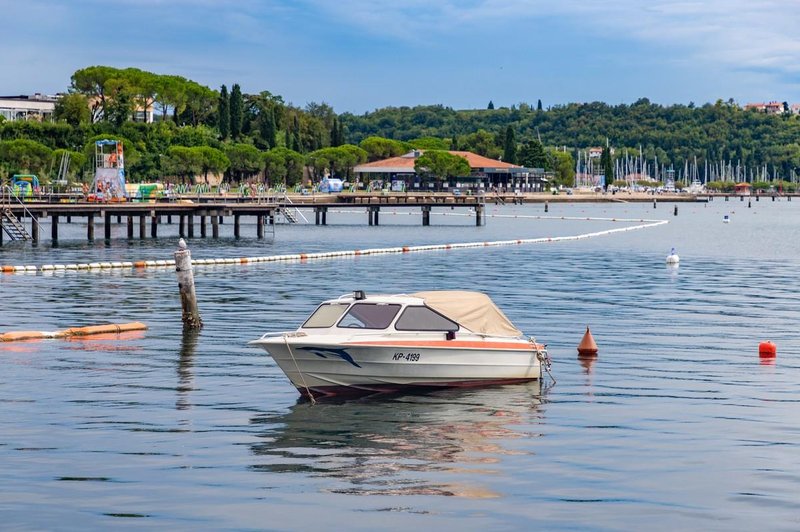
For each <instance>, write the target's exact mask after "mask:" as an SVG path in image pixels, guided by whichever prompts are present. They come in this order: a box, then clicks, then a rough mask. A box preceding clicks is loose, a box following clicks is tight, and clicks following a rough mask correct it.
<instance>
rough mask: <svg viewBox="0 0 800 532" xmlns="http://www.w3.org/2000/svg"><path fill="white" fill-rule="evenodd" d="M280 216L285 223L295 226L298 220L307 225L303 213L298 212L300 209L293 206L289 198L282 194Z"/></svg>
mask: <svg viewBox="0 0 800 532" xmlns="http://www.w3.org/2000/svg"><path fill="white" fill-rule="evenodd" d="M280 209H281V214H282V215H283V217H284V218H285V219H286V221H287V222H288V223H290V224H296V223H299V222H300V218H302V219H303V222H304V223H308V219H307V218H306V217H305V216H303V213H302V212H300V209H298V208H297V207H295V206H294V203H292V200H291V198H289V196H288V195H287V194H286V193H284V195H283V202H281V206H280Z"/></svg>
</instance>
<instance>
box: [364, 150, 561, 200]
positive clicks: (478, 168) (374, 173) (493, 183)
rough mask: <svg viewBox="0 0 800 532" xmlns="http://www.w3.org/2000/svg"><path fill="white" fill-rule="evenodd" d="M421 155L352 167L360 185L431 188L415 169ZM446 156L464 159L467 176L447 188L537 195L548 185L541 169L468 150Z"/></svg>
mask: <svg viewBox="0 0 800 532" xmlns="http://www.w3.org/2000/svg"><path fill="white" fill-rule="evenodd" d="M423 152H424V151H423V150H413V151H410V152H408V153H406V154H405V155H400V156H399V157H390V158H388V159H383V160H380V161H373V162H371V163H365V164H360V165H358V166H356V167H355V168H353V173H354V174H355V175H356V176H357V177H358V179H359V181H361V182H371V181H382V182H384V183H391V182H397V181H403V182H404V183H405V185H406V190H413V189H427V188H433V187H434V186H435V184H434V183H428V182H424V181H423V178H422V177H421V176H419V175H418V174H417V173H416V171H415V170H414V163H415V162H416V160H417V158H418V157H419V156H420V155H422V154H423ZM449 153H451V154H453V155H458V156H460V157H464V158H465V159H466V160H467V162H468V163H469V167H470V174H469V175H468V176H459V177H457V178H454V179H452V180H451V181H450V182H449V183H447V184H446V186H447V187H448V188H449V187H456V188H467V189H489V190H491V189H500V190H519V191H521V192H540V191H542V190H544V189H545V188H546V186H547V183H548V177H547V175H546V174H545V171H544V170H543V169H541V168H525V167H523V166H518V165H516V164H510V163H506V162H503V161H498V160H495V159H490V158H488V157H484V156H482V155H478V154H477V153H472V152H469V151H452V150H451V151H449Z"/></svg>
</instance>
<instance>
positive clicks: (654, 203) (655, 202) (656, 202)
mask: <svg viewBox="0 0 800 532" xmlns="http://www.w3.org/2000/svg"><path fill="white" fill-rule="evenodd" d="M657 204H658V200H657V199H655V198H653V208H654V209H655V208H656V205H657Z"/></svg>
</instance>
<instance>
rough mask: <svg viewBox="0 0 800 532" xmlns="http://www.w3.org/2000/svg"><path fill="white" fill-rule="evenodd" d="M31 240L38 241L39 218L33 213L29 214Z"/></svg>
mask: <svg viewBox="0 0 800 532" xmlns="http://www.w3.org/2000/svg"><path fill="white" fill-rule="evenodd" d="M31 240H33V241H34V242H38V241H39V219H38V218H37V217H36V215H35V214H31Z"/></svg>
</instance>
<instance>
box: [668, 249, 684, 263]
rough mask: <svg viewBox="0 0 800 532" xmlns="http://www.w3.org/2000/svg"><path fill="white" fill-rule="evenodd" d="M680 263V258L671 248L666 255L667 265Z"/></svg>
mask: <svg viewBox="0 0 800 532" xmlns="http://www.w3.org/2000/svg"><path fill="white" fill-rule="evenodd" d="M680 261H681V258H680V257H679V256H678V254H677V253H675V248H672V250H671V251H670V252H669V255H667V264H678V263H679V262H680Z"/></svg>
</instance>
